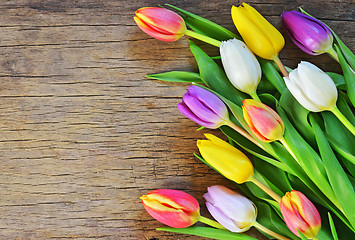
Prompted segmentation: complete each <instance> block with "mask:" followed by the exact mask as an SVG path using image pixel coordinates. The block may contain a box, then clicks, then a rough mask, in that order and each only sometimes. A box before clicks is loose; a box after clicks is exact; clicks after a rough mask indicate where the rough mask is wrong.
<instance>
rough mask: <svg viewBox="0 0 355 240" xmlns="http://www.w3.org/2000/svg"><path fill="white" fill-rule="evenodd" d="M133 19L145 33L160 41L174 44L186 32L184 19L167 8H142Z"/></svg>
mask: <svg viewBox="0 0 355 240" xmlns="http://www.w3.org/2000/svg"><path fill="white" fill-rule="evenodd" d="M133 18H134V21H135V22H136V23H137V25H138V27H139V28H140V29H141V30H142V31H143V32H145V33H146V34H148V35H149V36H151V37H153V38H156V39H158V40H162V41H166V42H173V41H176V40H178V39H179V38H181V37H182V36H183V35H184V34H185V32H186V24H185V21H184V19H183V18H182V17H181V16H180V15H178V14H177V13H175V12H173V11H170V10H168V9H165V8H159V7H144V8H140V9H138V10H137V11H136V16H135V17H133Z"/></svg>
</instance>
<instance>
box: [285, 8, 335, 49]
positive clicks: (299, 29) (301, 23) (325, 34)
mask: <svg viewBox="0 0 355 240" xmlns="http://www.w3.org/2000/svg"><path fill="white" fill-rule="evenodd" d="M281 18H282V25H283V26H284V28H285V30H286V32H287V34H288V35H289V36H290V38H291V40H292V41H293V42H294V43H295V44H296V45H297V46H298V47H299V48H300V49H301V50H303V51H304V52H306V53H308V54H311V55H319V54H322V53H325V52H328V51H334V50H332V45H333V35H332V33H331V31H330V30H329V28H328V27H327V26H326V25H324V24H323V23H322V22H320V21H319V20H317V19H315V18H313V17H310V16H308V15H306V14H303V13H301V12H297V11H290V12H284V13H283V14H282V15H281Z"/></svg>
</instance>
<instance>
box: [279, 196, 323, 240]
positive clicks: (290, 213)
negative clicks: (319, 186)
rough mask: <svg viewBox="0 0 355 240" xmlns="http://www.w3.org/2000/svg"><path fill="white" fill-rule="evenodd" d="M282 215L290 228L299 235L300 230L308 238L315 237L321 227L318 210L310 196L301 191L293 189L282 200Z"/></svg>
mask: <svg viewBox="0 0 355 240" xmlns="http://www.w3.org/2000/svg"><path fill="white" fill-rule="evenodd" d="M280 209H281V213H282V216H283V218H284V220H285V223H286V225H287V226H288V228H289V229H290V230H291V231H292V232H293V233H294V234H295V235H297V236H298V237H299V234H298V232H297V230H298V231H300V232H301V233H302V234H303V235H304V236H305V237H307V238H310V239H312V238H314V237H316V236H317V235H318V232H319V230H320V228H321V219H320V216H319V213H318V210H317V209H316V207H315V206H314V205H313V203H312V202H311V201H309V200H308V198H307V197H306V196H305V195H303V194H302V193H301V192H299V191H295V190H292V191H291V192H288V193H286V194H285V196H283V197H282V199H281V202H280Z"/></svg>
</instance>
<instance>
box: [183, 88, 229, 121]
mask: <svg viewBox="0 0 355 240" xmlns="http://www.w3.org/2000/svg"><path fill="white" fill-rule="evenodd" d="M188 93H189V95H191V96H193V97H195V98H197V99H198V100H199V101H200V102H201V103H202V104H203V105H205V106H206V107H207V108H209V109H210V111H212V112H214V113H215V114H216V115H218V116H219V117H220V118H222V119H225V120H226V119H228V109H227V107H226V105H225V104H224V103H223V101H222V100H221V99H219V98H218V97H217V96H216V95H214V94H213V93H211V92H210V91H208V90H205V89H203V88H201V87H198V86H194V85H191V86H190V87H189V89H188Z"/></svg>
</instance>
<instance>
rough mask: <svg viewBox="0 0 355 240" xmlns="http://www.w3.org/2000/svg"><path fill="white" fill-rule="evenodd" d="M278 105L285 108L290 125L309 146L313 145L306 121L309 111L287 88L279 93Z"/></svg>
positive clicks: (313, 140) (312, 138)
mask: <svg viewBox="0 0 355 240" xmlns="http://www.w3.org/2000/svg"><path fill="white" fill-rule="evenodd" d="M280 106H281V107H282V109H284V110H285V112H286V113H287V117H288V118H289V119H290V121H291V122H292V125H293V126H294V127H295V128H296V129H297V131H299V133H300V134H301V135H302V137H304V138H305V139H306V140H307V142H308V143H309V144H310V145H311V146H315V145H316V142H315V138H314V133H313V130H312V127H311V125H310V124H309V122H308V114H309V111H308V110H307V109H305V108H304V107H303V106H302V105H301V104H300V103H299V102H298V101H297V100H296V99H295V98H294V97H293V95H292V94H291V92H290V91H289V90H288V89H285V90H284V91H283V93H282V94H281V98H280Z"/></svg>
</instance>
